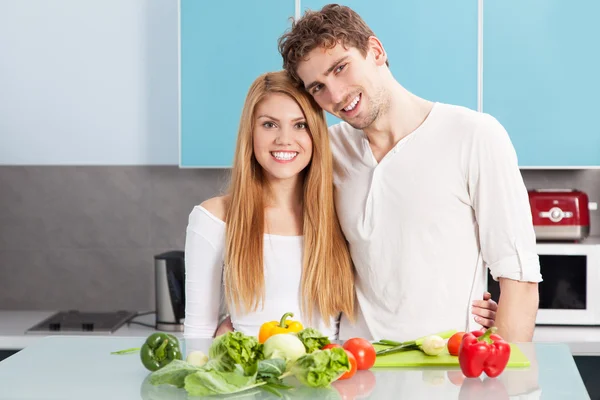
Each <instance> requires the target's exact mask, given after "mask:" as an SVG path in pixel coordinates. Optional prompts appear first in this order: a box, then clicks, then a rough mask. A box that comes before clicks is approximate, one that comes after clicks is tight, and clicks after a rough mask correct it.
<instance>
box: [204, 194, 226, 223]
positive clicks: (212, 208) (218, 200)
mask: <svg viewBox="0 0 600 400" xmlns="http://www.w3.org/2000/svg"><path fill="white" fill-rule="evenodd" d="M228 201H229V196H218V197H213V198H210V199H208V200H205V201H203V202H202V204H200V207H201V208H204V209H205V210H206V211H208V212H209V213H210V214H212V216H213V217H216V218H217V219H219V220H221V221H225V214H226V210H227V202H228Z"/></svg>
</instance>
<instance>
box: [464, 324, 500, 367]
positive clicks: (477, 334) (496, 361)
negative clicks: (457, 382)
mask: <svg viewBox="0 0 600 400" xmlns="http://www.w3.org/2000/svg"><path fill="white" fill-rule="evenodd" d="M496 330H497V328H496V327H491V328H489V329H487V330H486V331H485V332H482V331H474V332H470V333H467V334H465V335H464V336H463V339H462V343H461V345H460V350H459V354H458V362H459V365H460V369H461V370H462V373H463V374H464V375H465V376H466V377H467V378H477V377H479V376H480V375H481V373H482V372H485V373H486V375H487V376H489V377H490V378H495V377H497V376H498V375H500V374H501V373H502V371H504V368H505V367H506V365H507V364H508V359H509V358H510V344H509V343H508V342H506V341H504V339H502V338H501V337H500V336H499V335H496V334H495V332H496Z"/></svg>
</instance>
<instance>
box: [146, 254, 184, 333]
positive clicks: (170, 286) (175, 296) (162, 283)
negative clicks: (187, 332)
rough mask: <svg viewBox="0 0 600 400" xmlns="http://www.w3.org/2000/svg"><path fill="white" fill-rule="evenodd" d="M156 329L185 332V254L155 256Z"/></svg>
mask: <svg viewBox="0 0 600 400" xmlns="http://www.w3.org/2000/svg"><path fill="white" fill-rule="evenodd" d="M154 277H155V279H154V283H155V293H156V329H157V330H160V331H171V332H181V331H183V319H184V318H185V254H184V252H183V251H169V252H166V253H162V254H158V255H156V256H154Z"/></svg>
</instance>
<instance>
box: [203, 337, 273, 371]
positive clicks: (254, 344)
mask: <svg viewBox="0 0 600 400" xmlns="http://www.w3.org/2000/svg"><path fill="white" fill-rule="evenodd" d="M208 358H209V363H211V360H212V363H213V365H214V363H218V364H220V365H221V369H223V370H228V371H233V370H234V368H235V365H236V364H238V365H240V366H241V367H242V368H244V369H246V368H249V367H252V366H253V365H254V364H256V362H257V361H260V360H262V359H263V358H264V357H263V346H262V345H261V344H260V343H258V340H256V337H254V336H246V335H244V334H243V333H242V332H227V333H226V334H224V335H221V336H217V337H216V338H215V339H214V340H213V342H212V344H211V346H210V349H209V350H208Z"/></svg>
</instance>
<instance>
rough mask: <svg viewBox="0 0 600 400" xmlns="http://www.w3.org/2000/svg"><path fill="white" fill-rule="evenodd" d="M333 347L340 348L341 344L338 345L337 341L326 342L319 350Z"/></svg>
mask: <svg viewBox="0 0 600 400" xmlns="http://www.w3.org/2000/svg"><path fill="white" fill-rule="evenodd" d="M334 347H339V348H341V347H342V346H340V345H339V344H337V343H329V344H326V345H325V346H323V347H322V348H321V350H327V349H333V348H334Z"/></svg>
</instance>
